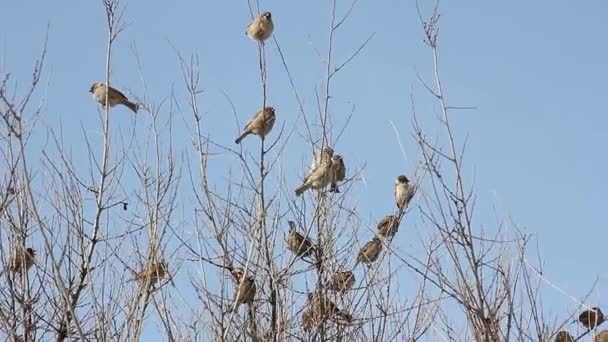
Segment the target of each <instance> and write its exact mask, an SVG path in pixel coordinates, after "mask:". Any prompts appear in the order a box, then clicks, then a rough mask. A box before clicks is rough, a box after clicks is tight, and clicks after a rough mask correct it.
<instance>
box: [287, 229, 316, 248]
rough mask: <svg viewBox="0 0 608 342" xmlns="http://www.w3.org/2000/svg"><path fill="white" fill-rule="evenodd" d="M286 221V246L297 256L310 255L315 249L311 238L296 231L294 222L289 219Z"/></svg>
mask: <svg viewBox="0 0 608 342" xmlns="http://www.w3.org/2000/svg"><path fill="white" fill-rule="evenodd" d="M288 223H289V236H288V237H287V248H288V249H289V250H290V251H292V252H294V253H295V254H296V255H297V256H299V257H309V256H311V255H312V254H313V253H314V251H315V247H314V244H313V242H312V240H310V239H309V238H307V237H305V236H303V235H302V234H300V233H298V232H297V231H296V224H295V222H293V221H289V222H288Z"/></svg>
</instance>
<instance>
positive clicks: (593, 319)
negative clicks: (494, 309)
mask: <svg viewBox="0 0 608 342" xmlns="http://www.w3.org/2000/svg"><path fill="white" fill-rule="evenodd" d="M604 320H605V318H604V313H603V312H602V310H600V308H598V307H592V308H591V309H589V310H585V311H583V312H582V313H581V314H580V315H579V316H578V321H579V322H581V324H582V325H584V326H585V328H587V329H595V327H597V326H598V325H600V324H602V323H604Z"/></svg>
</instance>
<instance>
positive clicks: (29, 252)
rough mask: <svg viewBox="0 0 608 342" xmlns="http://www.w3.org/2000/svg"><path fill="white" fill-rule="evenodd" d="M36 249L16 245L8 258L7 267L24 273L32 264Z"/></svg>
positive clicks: (12, 270) (15, 271)
mask: <svg viewBox="0 0 608 342" xmlns="http://www.w3.org/2000/svg"><path fill="white" fill-rule="evenodd" d="M35 257H36V251H35V250H34V249H33V248H30V247H28V248H23V247H17V248H16V250H15V254H14V255H12V256H11V257H10V259H9V260H8V269H9V270H10V271H11V272H14V273H24V272H27V271H29V269H30V268H31V267H32V265H34V261H35Z"/></svg>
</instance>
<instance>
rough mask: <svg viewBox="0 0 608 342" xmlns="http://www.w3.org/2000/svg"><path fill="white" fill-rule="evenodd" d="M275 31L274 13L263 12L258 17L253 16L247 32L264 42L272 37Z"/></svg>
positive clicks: (250, 36) (252, 37) (253, 37)
mask: <svg viewBox="0 0 608 342" xmlns="http://www.w3.org/2000/svg"><path fill="white" fill-rule="evenodd" d="M272 31H274V23H273V22H272V14H270V12H268V11H266V12H262V13H260V15H258V16H257V17H255V18H253V20H252V21H251V22H249V24H248V25H247V30H246V31H245V33H246V34H247V35H248V36H249V38H251V39H253V40H256V41H258V42H263V41H265V40H266V39H268V38H269V37H270V35H271V34H272Z"/></svg>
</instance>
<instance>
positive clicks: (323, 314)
mask: <svg viewBox="0 0 608 342" xmlns="http://www.w3.org/2000/svg"><path fill="white" fill-rule="evenodd" d="M308 305H309V308H308V310H311V311H312V313H311V314H310V315H312V317H313V320H315V319H316V318H317V317H318V318H321V319H326V318H332V317H340V318H342V319H344V320H345V321H346V322H351V321H352V316H351V315H350V314H348V313H346V312H344V311H342V310H340V308H338V306H337V305H336V304H335V303H334V302H332V301H331V300H330V299H328V298H327V297H326V296H322V295H321V294H320V293H309V294H308Z"/></svg>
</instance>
